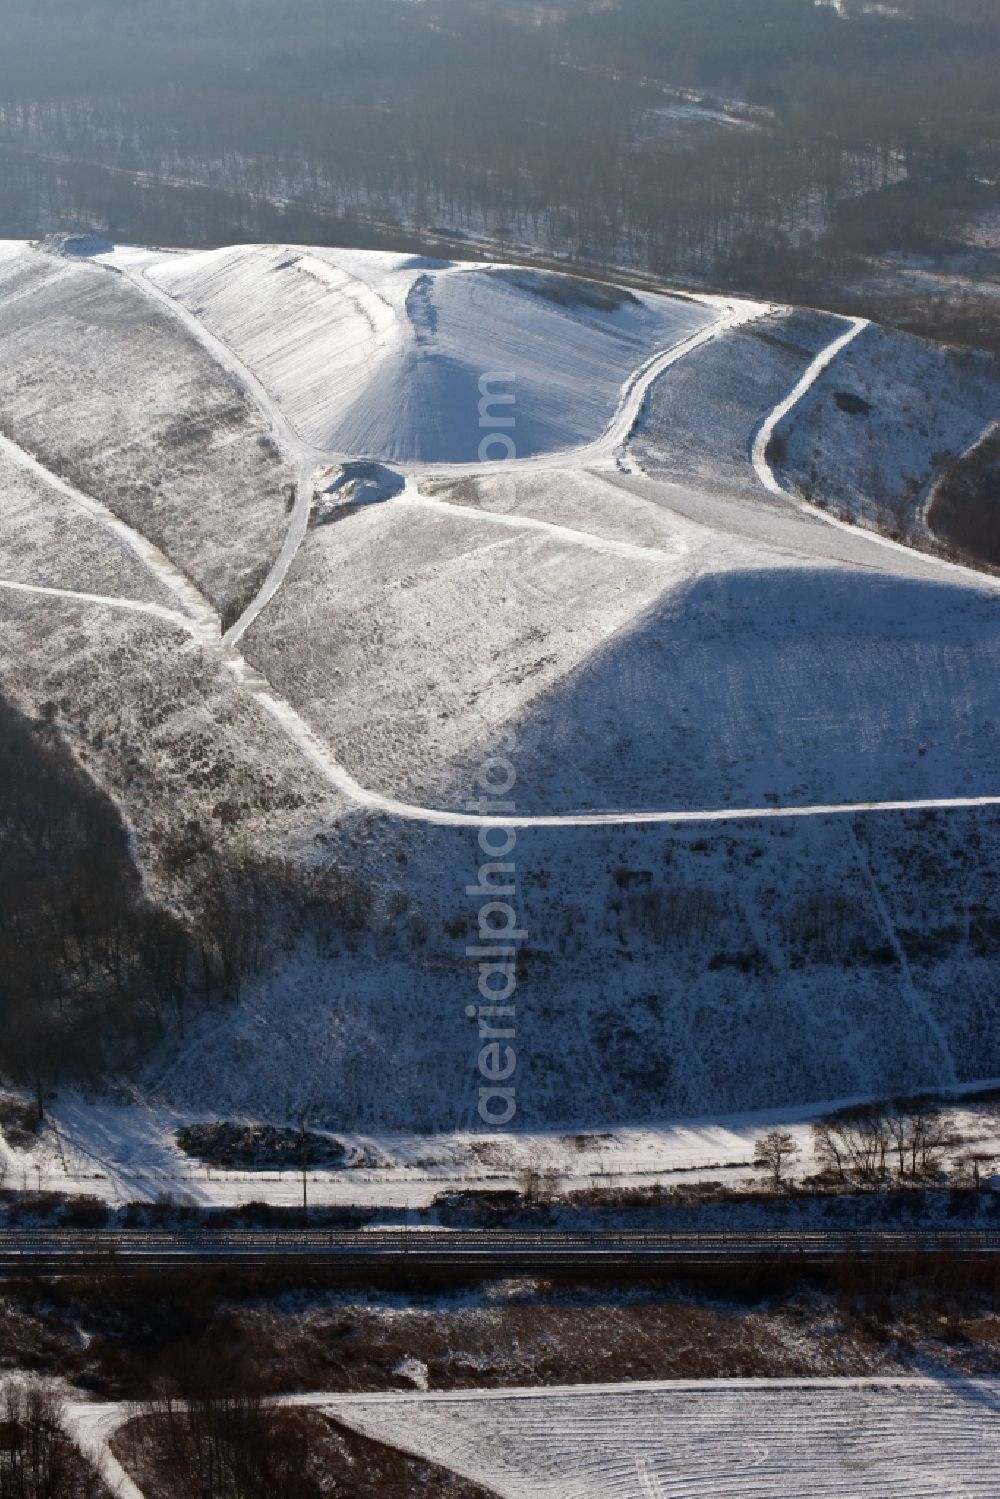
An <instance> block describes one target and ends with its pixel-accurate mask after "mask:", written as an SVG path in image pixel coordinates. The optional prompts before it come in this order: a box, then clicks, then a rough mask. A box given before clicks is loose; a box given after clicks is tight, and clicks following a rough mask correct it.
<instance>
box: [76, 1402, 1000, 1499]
mask: <svg viewBox="0 0 1000 1499" xmlns="http://www.w3.org/2000/svg"><path fill="white" fill-rule="evenodd" d="M280 1403H281V1404H282V1405H284V1406H288V1407H295V1408H299V1409H312V1410H317V1411H321V1412H325V1413H326V1414H329V1415H331V1416H333V1417H334V1418H335V1419H336V1420H338V1421H340V1422H342V1423H343V1424H344V1425H345V1426H348V1427H351V1428H352V1429H353V1430H355V1431H357V1432H359V1433H360V1434H361V1435H363V1436H367V1437H370V1438H372V1439H374V1440H375V1441H378V1442H382V1443H384V1444H385V1445H386V1446H389V1447H395V1448H397V1449H399V1450H400V1451H403V1452H407V1453H410V1454H412V1455H414V1456H416V1457H422V1458H424V1459H426V1460H427V1461H433V1462H435V1463H437V1464H438V1465H440V1466H441V1467H443V1468H446V1469H450V1470H451V1471H452V1472H454V1473H457V1474H460V1475H461V1476H462V1477H464V1478H467V1479H470V1480H471V1481H472V1482H474V1483H478V1484H482V1485H483V1486H485V1487H486V1488H487V1489H488V1490H489V1491H490V1492H491V1493H495V1494H497V1495H498V1496H500V1499H993V1496H994V1495H995V1494H996V1492H997V1485H998V1483H1000V1445H998V1444H997V1441H996V1422H997V1416H998V1414H1000V1383H998V1382H997V1381H996V1380H989V1379H967V1378H956V1377H954V1376H951V1377H946V1378H942V1379H931V1378H926V1379H924V1378H906V1377H890V1378H877V1377H872V1378H868V1379H798V1380H794V1379H731V1380H701V1381H684V1380H677V1381H669V1382H660V1383H644V1384H613V1385H612V1384H608V1385H598V1384H594V1385H586V1384H581V1385H579V1386H564V1387H561V1388H549V1389H545V1388H540V1389H511V1390H488V1391H487V1390H482V1391H480V1390H463V1391H459V1392H456V1393H452V1394H425V1393H415V1394H399V1393H394V1394H386V1395H346V1396H345V1395H324V1394H310V1395H290V1396H287V1397H283V1398H282V1399H281V1401H280ZM133 1414H134V1411H133V1410H132V1408H131V1407H129V1406H127V1405H115V1404H101V1403H93V1404H86V1403H80V1402H76V1403H71V1404H69V1405H68V1406H67V1409H66V1417H65V1419H66V1425H67V1430H68V1431H69V1432H70V1433H71V1435H72V1436H73V1437H74V1439H75V1440H76V1441H77V1443H78V1445H79V1446H80V1449H81V1451H82V1452H83V1453H84V1454H85V1455H86V1456H87V1457H88V1458H89V1459H90V1460H91V1461H92V1462H93V1463H94V1464H95V1466H96V1467H97V1468H98V1471H100V1472H101V1473H102V1474H103V1476H104V1477H105V1479H106V1480H108V1481H109V1483H110V1484H111V1487H112V1490H113V1492H115V1493H119V1494H121V1495H122V1496H123V1499H124V1496H127V1499H142V1496H141V1493H140V1491H139V1490H138V1489H137V1488H136V1487H135V1485H134V1484H132V1483H131V1481H130V1480H129V1479H128V1478H127V1476H126V1475H125V1474H124V1472H123V1470H122V1468H121V1467H120V1466H119V1464H118V1462H117V1460H116V1459H115V1458H114V1457H113V1455H112V1453H111V1451H110V1448H109V1445H108V1444H109V1443H110V1441H111V1439H112V1437H113V1436H114V1434H115V1432H116V1431H117V1430H119V1429H120V1427H121V1426H122V1425H123V1424H124V1423H125V1422H126V1421H127V1420H129V1419H130V1417H131V1416H132V1415H133Z"/></svg>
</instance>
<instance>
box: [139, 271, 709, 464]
mask: <svg viewBox="0 0 1000 1499" xmlns="http://www.w3.org/2000/svg"><path fill="white" fill-rule="evenodd" d="M145 275H146V276H147V277H148V278H149V279H150V280H152V281H153V282H154V283H155V284H156V285H157V286H159V287H161V288H162V289H163V290H164V291H166V292H168V293H169V294H170V295H171V296H172V297H174V298H176V299H177V300H178V301H179V302H181V303H182V304H183V305H184V306H185V307H187V308H189V309H190V310H192V311H195V312H196V313H197V315H198V316H199V317H200V318H202V319H203V320H204V322H205V323H206V325H207V326H208V327H209V328H210V329H211V330H212V332H213V333H215V334H216V335H217V336H218V337H219V338H220V339H222V340H223V341H224V342H225V343H226V344H227V345H228V346H229V347H230V348H232V349H233V350H234V351H235V353H236V354H237V355H238V356H239V357H240V358H241V359H242V360H243V361H245V363H246V364H247V365H249V366H250V367H251V368H252V369H253V370H254V371H255V372H256V374H257V375H258V376H259V378H260V379H261V381H262V382H263V384H264V385H265V387H266V388H267V389H268V390H269V391H270V393H271V394H272V395H273V396H274V398H275V400H276V401H277V403H278V405H279V406H280V407H281V409H282V411H284V412H285V413H286V415H287V416H288V418H289V420H290V421H291V422H292V423H293V425H294V426H295V428H296V429H297V431H298V432H299V433H300V435H301V436H302V437H303V438H305V439H306V440H307V441H308V442H310V443H311V444H313V445H314V446H315V447H316V448H317V449H320V450H323V451H326V452H329V453H342V454H350V455H373V456H377V457H379V458H381V459H383V460H385V461H388V462H393V461H395V462H404V461H416V462H421V461H422V462H432V463H471V462H476V461H477V459H478V457H479V449H480V443H481V442H482V441H483V439H484V437H487V436H489V435H490V434H491V433H505V434H507V435H510V436H511V439H512V441H513V442H514V444H515V446H516V451H517V455H518V456H519V457H521V458H525V457H530V456H533V455H536V454H541V453H547V452H550V451H552V450H560V449H565V448H572V447H575V446H580V445H583V444H585V443H587V442H589V441H592V440H594V439H596V438H597V437H598V436H599V435H600V434H601V433H602V432H603V431H604V430H605V429H606V428H607V427H608V425H609V424H610V423H611V421H612V419H613V417H614V415H615V413H616V410H617V407H618V404H619V400H620V397H621V391H622V387H623V386H624V385H625V384H626V382H627V380H628V379H629V377H630V376H631V375H632V374H633V372H634V371H636V370H637V369H639V368H640V367H641V366H643V365H644V364H646V363H647V362H648V361H649V360H650V359H651V358H652V357H654V356H655V355H657V354H658V353H661V352H662V351H663V350H665V349H668V348H670V347H671V346H673V345H677V344H680V343H682V342H683V341H684V340H685V339H687V338H690V337H691V336H692V335H696V334H698V333H700V332H703V331H705V330H707V329H709V328H711V326H712V325H713V324H714V323H715V322H716V321H718V319H719V316H720V314H719V310H718V308H717V307H713V306H712V304H711V302H709V301H707V300H706V301H704V302H702V301H695V300H685V299H680V298H672V297H667V296H659V295H654V294H649V293H635V294H634V295H631V296H627V298H626V299H625V300H624V301H622V302H621V303H620V305H617V306H614V305H612V304H613V302H614V300H615V298H614V296H613V295H612V296H611V297H609V299H608V305H605V306H595V305H591V303H592V301H593V299H592V298H590V297H589V296H588V300H586V301H584V300H576V294H575V293H574V291H573V287H574V282H573V281H572V280H571V279H570V278H565V277H561V278H555V277H549V276H545V275H543V274H540V273H538V272H531V271H519V270H515V269H513V268H511V267H507V266H468V265H464V266H463V265H456V264H451V263H447V262H441V261H424V260H419V259H415V258H413V257H407V256H400V255H387V254H384V253H380V252H362V251H345V250H325V249H324V250H308V251H307V250H302V249H295V248H292V247H288V246H280V245H266V246H260V245H256V246H246V247H239V248H236V249H226V250H213V251H209V252H207V253H203V254H197V255H191V256H174V257H171V258H170V260H169V261H166V262H165V263H163V264H159V265H154V266H151V267H149V268H147V269H146V271H145ZM553 287H556V288H557V291H556V292H555V293H553V291H552V288H553ZM557 297H565V298H567V299H568V300H567V301H566V302H565V303H563V302H562V301H560V300H557V299H556V298H557ZM484 376H486V377H491V376H492V377H494V381H495V383H494V385H493V386H492V389H493V390H494V391H495V393H496V394H497V396H506V395H508V394H510V393H511V392H512V391H513V393H514V395H515V404H514V405H513V406H512V407H510V406H507V405H504V404H502V403H500V402H497V404H495V405H493V406H491V407H490V408H488V409H487V410H486V411H485V412H484V413H482V420H481V412H480V399H481V396H482V394H483V391H482V390H481V388H480V380H481V378H482V377H484ZM510 377H513V378H510ZM511 418H513V420H514V421H515V422H516V426H515V427H513V428H511V427H510V425H509V421H510V419H511ZM505 451H506V449H505V445H504V444H503V443H499V442H498V443H497V444H496V445H495V446H494V447H493V449H492V450H491V454H490V456H491V457H497V456H498V455H502V454H503V453H504V452H505Z"/></svg>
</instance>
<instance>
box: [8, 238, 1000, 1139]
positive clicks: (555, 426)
mask: <svg viewBox="0 0 1000 1499" xmlns="http://www.w3.org/2000/svg"><path fill="white" fill-rule="evenodd" d="M0 369H2V371H3V379H2V399H0V522H2V523H0V610H2V616H3V631H2V635H0V674H2V684H3V692H4V693H5V695H7V696H8V697H9V698H10V699H12V700H13V701H14V703H15V704H16V705H17V706H18V707H19V708H20V709H21V710H22V711H23V712H25V713H27V714H29V715H30V716H32V717H40V716H44V717H45V718H46V719H47V720H48V721H49V722H51V723H53V724H54V725H55V726H56V728H57V729H58V731H59V732H61V733H63V734H64V735H65V737H66V740H67V742H68V743H69V744H70V745H71V747H72V749H73V751H74V753H75V754H76V755H77V756H78V757H79V759H80V761H81V762H82V763H83V764H84V765H85V766H86V767H87V768H88V770H90V771H91V772H92V774H93V775H94V776H95V777H96V778H97V780H98V781H99V782H100V783H101V785H102V786H104V787H105V788H106V789H107V791H108V792H109V793H110V794H111V795H112V796H113V798H114V799H115V801H116V803H117V804H118V806H119V807H120V808H121V809H122V811H123V813H124V815H125V817H126V818H127V820H128V822H129V824H130V827H131V829H132V831H133V833H134V846H135V848H136V850H137V853H138V856H139V857H140V859H141V861H142V864H143V869H144V874H145V877H146V883H147V886H148V888H149V889H150V890H151V891H154V892H156V893H158V895H159V896H160V897H161V898H163V899H165V900H169V901H171V902H173V903H175V904H177V905H178V906H179V907H182V908H183V907H185V906H187V905H188V903H189V899H188V898H189V896H190V893H191V889H190V882H191V881H192V880H194V879H196V878H197V877H198V876H197V870H198V868H199V867H200V866H199V865H198V851H199V850H200V849H203V848H204V847H206V846H208V847H213V848H214V849H215V850H216V851H217V852H218V853H219V854H220V856H222V857H226V858H233V859H237V858H238V859H239V860H240V861H241V862H242V863H243V864H244V865H253V866H254V867H258V866H259V868H260V869H261V870H262V871H264V870H265V869H270V868H273V867H275V864H274V861H276V860H280V861H281V863H282V868H284V869H287V868H289V867H291V868H294V869H297V870H299V871H301V872H304V874H306V875H307V876H309V877H312V876H313V875H314V874H316V873H317V871H319V872H329V871H330V870H335V871H338V872H339V873H340V874H342V875H343V877H344V878H345V879H347V880H350V881H351V882H353V884H352V886H351V888H352V889H353V890H354V891H355V894H357V892H358V891H359V890H360V891H363V892H364V897H363V898H361V897H359V898H358V899H357V900H356V901H355V903H354V906H353V907H352V910H353V912H354V916H355V918H356V919H354V920H352V922H351V923H350V924H349V926H348V927H345V929H344V930H338V931H336V932H331V933H327V934H325V935H324V937H323V939H322V940H317V936H316V933H315V932H314V931H312V930H307V929H306V927H305V926H303V927H301V929H300V927H299V926H297V925H296V924H295V923H290V924H289V926H288V929H287V932H286V934H285V936H284V938H283V940H281V941H279V942H278V943H277V944H276V945H275V946H274V947H273V948H271V949H269V950H268V955H267V959H266V962H265V964H264V967H263V970H262V971H261V972H259V973H257V974H255V975H254V976H252V978H251V979H249V980H248V982H247V983H246V984H245V985H244V987H243V990H242V994H241V997H240V999H239V1001H238V1002H237V1003H234V1004H232V1005H230V1006H227V1007H225V1008H223V1009H221V1010H220V1009H215V1010H213V1011H212V1012H210V1013H203V1014H201V1015H200V1016H199V1015H198V1014H197V1013H195V1012H192V1014H190V1015H189V1016H188V1022H187V1026H186V1032H185V1035H184V1038H183V1040H182V1041H181V1040H179V1039H178V1038H177V1037H172V1038H170V1039H168V1040H167V1041H166V1042H165V1043H164V1044H163V1046H162V1047H161V1048H160V1050H159V1051H158V1052H157V1053H156V1055H155V1056H154V1057H153V1058H152V1060H150V1061H149V1062H148V1063H147V1064H146V1065H145V1067H144V1071H143V1073H142V1075H141V1077H139V1078H138V1079H137V1080H136V1081H137V1084H138V1086H139V1087H140V1090H145V1091H146V1093H147V1094H148V1095H150V1096H153V1097H155V1098H156V1099H157V1101H158V1102H160V1103H162V1104H165V1105H169V1106H174V1107H177V1108H182V1109H187V1110H189V1111H194V1112H198V1111H202V1112H204V1113H221V1114H226V1115H229V1114H232V1113H242V1114H248V1115H252V1116H256V1117H266V1118H279V1119H282V1120H283V1119H297V1118H298V1117H299V1116H300V1113H301V1110H302V1109H303V1108H304V1107H306V1106H308V1107H309V1108H310V1109H311V1110H312V1111H313V1113H312V1117H313V1118H314V1119H315V1120H316V1122H317V1123H320V1122H326V1123H327V1124H328V1125H329V1126H330V1127H331V1128H354V1129H359V1128H365V1129H367V1128H370V1129H400V1130H436V1129H454V1128H461V1127H463V1126H465V1125H468V1124H470V1123H473V1122H474V1121H475V1118H476V1103H477V1097H478V1092H477V1089H478V1082H477V1078H478V1074H477V1071H476V1058H477V1056H478V1053H479V1048H480V1045H481V1042H480V1039H479V1036H478V1027H477V1024H476V1021H475V1019H474V1018H473V1019H470V1018H469V1016H468V1014H467V1007H470V1006H473V1005H474V1004H475V1003H476V1002H477V999H478V992H477V979H478V976H479V975H478V969H477V966H476V962H475V961H474V960H473V959H470V958H469V956H468V955H467V952H466V949H467V948H468V947H470V946H474V945H475V942H476V938H477V929H478V923H479V920H480V914H481V907H482V905H483V898H482V896H478V897H477V896H476V894H475V893H470V892H474V891H475V888H476V886H477V883H478V879H479V866H480V864H482V863H483V862H484V860H485V859H486V857H487V856H486V855H484V854H483V853H482V851H481V848H480V844H479V841H478V840H479V833H480V832H481V831H482V830H481V828H480V826H479V823H478V821H477V818H478V817H480V816H484V815H487V816H488V815H492V814H484V813H481V812H477V811H475V810H472V811H470V810H469V804H470V801H471V800H472V799H473V798H474V797H476V796H478V795H479V791H478V789H477V787H478V782H479V780H480V776H481V772H482V769H483V766H484V764H485V763H486V762H487V761H489V758H490V756H492V755H495V754H497V753H500V754H502V755H504V756H507V757H509V759H510V761H511V764H512V774H513V777H514V782H513V785H512V788H511V790H510V791H509V793H507V794H506V795H505V796H504V798H503V800H505V801H508V802H510V803H512V805H511V806H510V807H509V808H506V809H505V810H504V811H503V814H502V815H503V816H504V817H506V818H507V819H508V822H509V823H510V824H511V826H510V827H509V829H508V833H509V835H510V836H509V837H508V836H507V835H506V834H504V835H503V836H498V838H497V840H495V846H497V847H500V846H501V845H502V844H505V843H509V844H510V852H509V853H508V854H506V855H505V856H504V857H505V859H507V860H509V862H512V863H513V864H514V866H515V872H514V882H515V887H516V889H515V894H514V895H513V896H512V897H510V900H511V904H512V907H514V908H516V915H517V926H518V930H519V931H521V932H523V933H524V934H525V935H524V936H523V937H521V938H518V946H519V948H520V955H519V958H518V967H517V975H516V979H517V987H516V996H515V998H514V1001H513V1003H514V1006H515V1010H516V1017H515V1019H514V1029H515V1030H516V1054H517V1098H518V1110H519V1113H518V1119H519V1121H520V1122H522V1123H524V1124H525V1125H531V1126H533V1127H541V1126H546V1125H550V1124H558V1125H572V1126H580V1127H585V1126H588V1125H593V1126H601V1125H606V1124H609V1123H613V1122H618V1123H621V1122H624V1121H628V1120H645V1119H651V1118H658V1117H666V1116H670V1117H677V1116H683V1115H686V1114H689V1115H693V1114H697V1115H706V1114H712V1113H713V1112H721V1111H727V1112H733V1111H736V1110H741V1109H752V1108H757V1109H764V1108H774V1107H779V1106H784V1105H793V1104H799V1103H802V1104H805V1103H810V1102H817V1101H821V1100H823V1099H828V1098H837V1097H845V1096H856V1095H862V1094H871V1093H882V1092H886V1091H889V1090H893V1091H898V1090H903V1089H915V1088H918V1087H923V1086H931V1085H952V1084H955V1083H957V1082H961V1081H964V1080H971V1079H974V1078H985V1077H990V1076H995V1075H998V1074H1000V1028H998V1027H997V1025H996V1023H995V1021H996V1010H995V1005H996V1000H995V996H996V994H997V991H998V980H1000V973H998V968H1000V911H998V909H997V890H998V882H1000V816H998V807H1000V783H998V781H997V778H996V760H997V755H996V748H997V730H998V725H1000V675H998V670H997V668H998V665H1000V616H998V602H1000V599H998V586H1000V585H998V581H997V579H996V577H995V576H994V575H993V574H991V573H990V572H988V571H986V570H985V569H984V568H982V567H979V566H977V565H976V564H977V561H978V559H977V558H976V557H975V556H972V555H969V554H967V553H963V554H961V555H959V554H958V553H956V552H954V551H949V550H948V549H947V547H946V545H945V543H944V542H943V541H942V539H941V538H940V537H938V536H936V535H935V533H934V528H933V500H934V496H935V486H936V485H937V483H938V480H939V478H940V476H941V475H942V474H944V473H945V472H946V471H947V470H948V468H949V466H950V465H953V464H954V463H956V462H961V461H964V459H965V456H966V455H967V454H968V453H969V452H970V451H974V450H976V447H977V444H979V443H980V442H981V441H983V439H984V435H988V433H989V432H990V430H991V427H992V425H993V424H994V423H995V422H996V420H997V416H998V412H1000V383H998V379H997V372H996V370H995V368H994V366H993V364H992V363H991V362H990V361H988V360H987V359H985V358H980V356H978V355H976V354H974V353H969V352H967V351H966V352H959V351H955V350H951V349H947V348H938V347H932V346H929V345H926V344H922V343H919V342H917V341H915V340H913V339H909V338H905V337H903V336H900V335H897V334H895V333H892V332H891V331H887V330H884V329H876V328H873V327H870V326H868V325H865V324H862V323H859V322H853V321H848V320H845V319H843V318H840V317H835V316H832V315H827V314H824V313H820V312H808V311H802V310H793V309H790V308H784V307H774V306H766V305H762V304H758V303H750V302H745V301H740V300H739V299H736V298H721V297H709V296H695V295H684V296H671V295H667V294H665V293H654V292H651V291H629V290H624V289H618V288H615V287H610V286H607V285H604V284H598V283H595V282H588V281H581V280H579V279H576V278H572V277H569V276H559V275H555V274H554V273H551V272H548V271H545V272H543V271H535V270H526V269H524V268H515V267H511V266H504V265H486V264H474V265H465V264H453V263H444V262H438V261H423V260H416V259H414V258H412V257H405V256H398V255H381V254H374V253H362V252H356V251H341V250H327V249H315V248H309V249H304V248H296V247H289V246H275V245H266V246H241V247H239V248H235V249H222V250H214V251H211V252H207V253H178V252H168V251H151V250H136V249H127V248H116V247H112V246H109V245H105V244H103V243H101V242H100V241H97V240H94V239H92V238H87V239H83V240H74V239H72V238H71V237H70V238H68V239H67V238H64V239H62V240H60V241H59V242H54V243H47V244H41V245H28V244H21V243H7V244H3V245H0ZM966 529H968V528H966ZM512 736H513V737H512ZM512 745H513V748H512ZM492 774H493V775H495V774H496V768H495V766H494V769H493V772H492Z"/></svg>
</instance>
